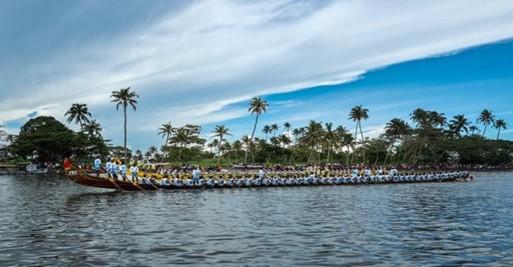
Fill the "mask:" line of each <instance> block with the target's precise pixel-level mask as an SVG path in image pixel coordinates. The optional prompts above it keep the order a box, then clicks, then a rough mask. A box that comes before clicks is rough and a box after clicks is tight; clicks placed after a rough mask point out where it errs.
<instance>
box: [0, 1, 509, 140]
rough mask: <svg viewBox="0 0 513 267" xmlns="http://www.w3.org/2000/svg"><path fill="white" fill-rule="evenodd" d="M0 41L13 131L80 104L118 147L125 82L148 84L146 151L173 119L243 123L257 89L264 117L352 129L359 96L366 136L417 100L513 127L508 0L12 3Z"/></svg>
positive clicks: (6, 116)
mask: <svg viewBox="0 0 513 267" xmlns="http://www.w3.org/2000/svg"><path fill="white" fill-rule="evenodd" d="M0 38H1V40H0V49H1V50H2V51H3V52H2V53H0V122H2V123H3V124H4V125H5V126H6V127H7V129H8V131H9V132H12V133H16V131H17V130H18V129H19V126H20V125H21V124H22V123H24V122H25V121H27V120H28V119H29V118H32V117H34V116H37V115H52V116H55V117H56V118H58V119H60V120H62V121H64V119H63V114H64V112H65V111H66V109H67V108H68V107H69V106H70V105H71V104H72V103H76V102H80V103H86V104H88V105H89V106H90V110H91V112H92V113H93V115H94V117H95V118H96V119H97V120H98V121H99V122H100V123H102V125H103V126H104V128H105V131H104V135H105V136H106V137H107V138H109V139H112V140H113V143H115V144H119V143H120V142H121V140H122V114H121V113H120V112H116V110H115V106H114V105H112V104H111V103H109V95H110V92H111V91H112V90H116V89H119V88H123V87H127V86H132V88H133V89H134V90H136V91H137V92H138V93H139V94H140V95H141V98H140V105H139V107H138V110H137V112H135V113H132V112H131V113H129V129H130V133H129V143H130V146H131V147H133V148H142V149H145V148H147V147H148V146H150V145H153V144H155V145H156V144H161V143H162V140H161V139H160V138H159V137H158V136H157V135H156V132H157V128H158V127H159V125H160V124H162V123H164V122H167V121H170V122H171V123H172V124H174V125H176V126H180V125H183V124H185V123H187V122H192V123H198V124H201V125H202V126H203V127H204V134H205V136H208V134H209V132H210V131H211V129H212V128H213V127H214V126H215V125H216V124H225V125H226V126H227V127H228V128H230V129H231V130H232V132H233V133H234V135H235V136H237V137H238V136H240V135H243V134H248V133H249V131H250V129H251V126H252V118H251V117H250V116H249V114H248V113H247V101H248V99H250V98H251V97H253V96H264V97H265V98H266V99H267V100H268V101H269V103H270V105H271V107H270V109H269V111H268V112H267V113H266V114H265V115H264V116H263V117H262V121H261V126H263V125H264V124H270V123H277V124H279V125H281V124H283V122H285V121H288V122H290V123H292V125H293V126H295V127H298V126H302V125H304V124H306V123H307V122H308V121H309V120H311V119H315V120H321V121H325V122H326V121H331V122H334V123H335V124H342V125H344V126H346V127H348V128H352V127H353V125H352V122H351V121H349V120H347V114H348V111H349V109H350V108H351V107H352V106H354V105H359V104H362V105H364V106H366V107H368V108H369V109H370V119H369V120H368V121H366V122H365V124H364V130H365V131H366V133H367V134H368V135H371V136H375V135H378V134H379V133H380V131H381V129H382V127H383V125H384V124H385V123H386V122H387V121H388V120H390V119H391V118H393V117H401V118H404V119H407V117H408V114H409V113H410V112H411V110H413V109H415V108H417V107H423V108H426V109H436V110H438V111H441V112H444V113H446V114H447V115H448V116H453V115H456V114H460V113H462V114H465V115H467V116H468V117H469V118H471V120H472V121H475V118H476V116H477V114H478V113H479V112H480V111H481V110H482V109H484V108H489V109H492V110H493V111H494V112H495V113H496V115H497V117H500V118H504V119H506V120H507V121H508V122H509V124H510V125H511V126H513V106H511V104H510V103H511V99H513V98H512V97H513V41H512V38H513V3H512V2H511V1H506V0H504V1H502V0H498V1H493V2H492V1H478V0H455V1H436V0H435V1H429V2H423V1H404V0H403V1H399V0H392V1H370V0H369V1H365V0H360V1H351V0H349V1H329V0H325V1H324V0H322V1H314V0H304V1H292V0H279V1H238V0H233V1H230V0H226V1H221V0H219V1H217V0H213V1H183V2H179V1H164V0H162V1H151V3H150V2H146V1H138V0H129V1H114V0H104V1H103V0H102V1H100V0H83V1H64V0H48V1H34V0H32V1H28V0H16V1H14V0H6V1H1V2H0ZM71 127H76V126H71ZM259 128H261V127H259ZM489 134H490V136H493V135H494V134H495V133H494V131H489ZM504 137H505V138H508V139H513V132H512V131H509V130H508V131H506V132H505V133H504Z"/></svg>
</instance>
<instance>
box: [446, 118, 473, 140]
mask: <svg viewBox="0 0 513 267" xmlns="http://www.w3.org/2000/svg"><path fill="white" fill-rule="evenodd" d="M469 124H470V123H469V122H468V120H467V118H465V116H464V115H462V114H459V115H456V116H454V117H453V119H452V120H451V121H450V123H449V129H450V130H451V132H452V133H453V134H454V135H456V136H458V137H461V131H464V132H465V133H468V125H469Z"/></svg>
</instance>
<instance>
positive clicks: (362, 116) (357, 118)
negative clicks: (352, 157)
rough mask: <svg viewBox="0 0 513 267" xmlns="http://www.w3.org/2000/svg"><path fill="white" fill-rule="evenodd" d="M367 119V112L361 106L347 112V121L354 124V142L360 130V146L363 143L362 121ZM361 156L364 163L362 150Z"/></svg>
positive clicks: (363, 151)
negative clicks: (351, 121)
mask: <svg viewBox="0 0 513 267" xmlns="http://www.w3.org/2000/svg"><path fill="white" fill-rule="evenodd" d="M368 118H369V110H368V109H366V108H364V107H363V106H362V105H358V106H355V107H353V108H352V109H351V111H350V112H349V119H351V120H353V121H354V122H356V129H355V138H354V139H355V140H356V138H357V135H358V129H360V135H361V138H362V139H361V142H362V144H364V143H365V139H364V137H363V130H362V120H366V119H368ZM362 156H363V161H364V162H365V150H364V149H362Z"/></svg>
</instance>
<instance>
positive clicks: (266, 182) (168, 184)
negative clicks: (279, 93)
mask: <svg viewBox="0 0 513 267" xmlns="http://www.w3.org/2000/svg"><path fill="white" fill-rule="evenodd" d="M66 174H67V177H68V178H69V179H70V180H71V181H73V182H75V183H77V184H80V185H84V186H89V187H97V188H106V189H114V190H118V191H155V190H159V189H198V188H239V187H278V186H316V185H361V184H398V183H429V182H456V181H467V180H468V179H472V176H470V174H469V173H468V172H446V173H436V174H420V175H414V176H412V175H401V174H400V175H397V176H392V177H391V176H381V178H379V177H351V178H349V177H331V178H329V177H324V178H312V177H305V178H292V179H285V178H265V179H263V180H262V179H260V180H259V179H244V178H242V179H236V180H223V179H208V180H204V179H201V180H199V181H198V182H196V183H193V182H192V181H191V180H177V179H174V181H170V180H168V179H162V180H160V181H158V180H156V179H152V178H143V179H142V182H140V180H139V179H138V181H137V182H133V181H130V180H128V179H125V180H120V179H114V178H112V177H110V176H109V175H108V174H106V173H104V172H97V173H96V172H91V171H86V170H83V169H81V168H79V167H77V166H73V167H72V168H70V169H69V170H67V171H66Z"/></svg>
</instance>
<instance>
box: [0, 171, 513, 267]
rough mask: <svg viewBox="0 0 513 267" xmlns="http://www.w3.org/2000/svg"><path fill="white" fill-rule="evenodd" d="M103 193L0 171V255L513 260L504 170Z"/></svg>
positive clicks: (45, 260) (61, 262) (88, 262)
mask: <svg viewBox="0 0 513 267" xmlns="http://www.w3.org/2000/svg"><path fill="white" fill-rule="evenodd" d="M475 175H476V176H477V180H476V181H474V182H470V183H433V184H396V185H365V186H347V187H346V186H332V187H297V188H260V189H216V190H197V191H167V192H162V191H161V192H147V193H112V192H105V191H99V190H94V189H88V188H84V187H80V186H79V185H76V184H73V183H71V182H69V181H67V180H63V179H62V178H54V177H12V176H0V212H1V217H0V266H52V265H53V266H165V265H179V264H184V265H185V264H187V265H192V266H196V265H199V266H202V265H209V264H212V265H217V266H241V265H243V266H297V265H307V266H319V265H326V266H333V265H337V266H344V265H347V266H351V265H358V264H359V265H366V266H368V265H379V266H397V265H404V266H419V265H428V266H430V265H435V266H436V265H439V266H460V265H464V264H467V265H469V266H501V265H502V266H513V173H478V174H475Z"/></svg>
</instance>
